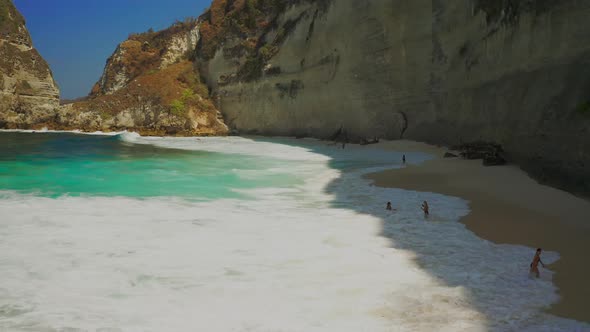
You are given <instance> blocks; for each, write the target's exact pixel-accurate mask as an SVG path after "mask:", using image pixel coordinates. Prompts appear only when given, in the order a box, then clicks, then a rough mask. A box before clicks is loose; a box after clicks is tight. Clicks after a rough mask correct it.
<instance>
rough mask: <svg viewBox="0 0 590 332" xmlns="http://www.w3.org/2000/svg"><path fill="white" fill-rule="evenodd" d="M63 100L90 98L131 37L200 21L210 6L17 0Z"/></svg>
mask: <svg viewBox="0 0 590 332" xmlns="http://www.w3.org/2000/svg"><path fill="white" fill-rule="evenodd" d="M14 4H15V5H16V7H17V8H18V9H19V10H20V12H21V13H22V14H23V15H24V17H25V19H26V21H27V28H28V29H29V32H30V33H31V36H32V37H33V43H34V45H35V47H36V48H37V49H38V50H39V52H40V53H41V55H42V56H43V57H44V58H45V60H47V62H49V65H50V66H51V69H52V70H53V74H54V77H55V80H56V81H57V83H58V84H59V87H60V89H61V95H62V98H67V99H69V98H75V97H80V96H85V95H87V94H88V92H89V91H90V89H91V88H92V85H93V84H94V83H95V82H96V81H97V80H98V78H99V77H100V75H101V73H102V70H103V68H104V65H105V62H106V59H107V58H108V57H109V56H110V55H111V54H112V53H113V51H114V50H115V47H116V46H117V44H118V43H120V42H121V41H123V40H125V39H126V38H127V36H128V35H129V33H132V32H143V31H146V30H148V29H149V28H153V29H154V30H160V29H163V28H165V27H167V26H169V25H170V24H172V23H173V22H174V21H175V20H177V19H178V20H182V19H184V18H185V17H188V16H193V17H196V16H199V15H200V14H201V13H202V12H203V11H204V10H205V9H206V8H207V7H209V5H210V4H211V0H165V1H164V0H14Z"/></svg>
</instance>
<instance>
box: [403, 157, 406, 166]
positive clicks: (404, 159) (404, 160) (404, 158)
mask: <svg viewBox="0 0 590 332" xmlns="http://www.w3.org/2000/svg"><path fill="white" fill-rule="evenodd" d="M402 162H403V163H404V165H405V164H406V155H404V156H403V157H402Z"/></svg>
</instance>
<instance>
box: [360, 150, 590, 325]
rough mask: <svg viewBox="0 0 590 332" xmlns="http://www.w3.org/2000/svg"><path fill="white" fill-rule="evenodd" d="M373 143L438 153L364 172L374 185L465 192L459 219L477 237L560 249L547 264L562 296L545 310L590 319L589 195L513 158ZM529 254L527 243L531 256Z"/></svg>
mask: <svg viewBox="0 0 590 332" xmlns="http://www.w3.org/2000/svg"><path fill="white" fill-rule="evenodd" d="M378 146H380V147H381V148H383V149H384V150H395V151H400V152H401V151H419V152H426V153H430V154H432V155H434V156H435V158H434V159H432V160H429V161H426V162H424V163H422V164H420V165H412V164H411V161H410V160H409V161H408V162H409V165H408V166H406V167H404V168H400V169H391V170H386V171H381V172H377V173H371V174H367V175H365V178H367V179H369V180H372V182H373V183H372V184H373V185H376V186H379V187H386V188H401V189H405V190H413V191H422V192H436V193H440V194H444V195H449V196H455V197H460V198H463V199H465V200H467V201H469V207H470V210H471V211H470V213H469V214H468V215H466V216H464V217H463V218H461V220H460V222H461V223H463V224H465V225H466V227H467V228H468V229H469V230H470V231H472V232H473V233H474V234H475V235H477V236H478V237H480V238H483V239H486V240H489V241H492V242H494V243H499V244H515V245H525V246H528V247H531V248H536V247H541V248H543V249H544V250H549V251H556V252H558V253H559V255H560V259H559V260H558V261H557V262H555V263H553V264H548V265H547V267H548V268H549V269H550V270H552V271H553V272H555V274H554V276H553V282H554V284H555V285H556V286H557V288H558V294H559V296H560V300H559V301H558V302H556V303H554V304H553V305H551V307H549V308H548V309H547V312H548V313H550V314H554V315H556V316H560V317H564V318H570V319H575V320H578V321H584V322H590V311H589V310H587V299H588V297H590V285H588V283H587V278H588V275H589V274H590V266H588V264H583V263H584V262H583V260H584V259H583V258H582V257H583V256H582V255H584V253H585V251H586V250H584V249H589V248H590V246H589V245H588V244H587V240H588V239H590V223H588V222H587V219H588V215H590V202H588V201H586V200H584V199H581V198H578V197H575V196H573V195H572V194H569V193H567V192H565V191H561V190H559V189H554V188H551V187H548V186H544V185H541V184H539V183H537V182H535V181H534V180H533V179H531V178H530V177H529V176H528V175H527V174H526V173H525V172H524V171H522V170H520V169H519V168H518V167H516V166H514V165H507V166H493V167H484V166H483V165H482V163H481V160H463V159H460V158H449V159H445V158H443V157H442V156H443V154H444V153H445V152H446V151H448V150H447V149H445V148H441V147H435V146H432V145H428V144H424V143H418V142H412V141H392V142H384V143H379V144H378ZM533 255H534V249H531V259H532V257H533ZM523 269H525V271H526V270H527V267H523ZM541 273H543V269H542V268H541Z"/></svg>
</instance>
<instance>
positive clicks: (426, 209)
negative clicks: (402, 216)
mask: <svg viewBox="0 0 590 332" xmlns="http://www.w3.org/2000/svg"><path fill="white" fill-rule="evenodd" d="M422 211H424V218H428V215H429V214H430V211H429V210H428V202H427V201H424V203H422Z"/></svg>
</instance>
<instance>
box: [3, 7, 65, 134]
mask: <svg viewBox="0 0 590 332" xmlns="http://www.w3.org/2000/svg"><path fill="white" fill-rule="evenodd" d="M58 105H59V89H58V87H57V84H55V81H54V80H53V76H52V73H51V70H50V69H49V66H48V65H47V63H46V62H45V60H44V59H43V58H42V57H41V55H40V54H39V52H37V50H36V49H35V48H34V47H33V43H32V41H31V36H30V35H29V32H28V31H27V28H26V27H25V20H24V18H23V17H22V15H21V14H20V13H19V12H18V11H17V9H16V8H15V7H14V5H13V3H12V1H11V0H0V128H30V127H35V126H42V125H43V124H44V123H46V122H51V121H53V118H54V117H55V110H56V108H57V107H58Z"/></svg>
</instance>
